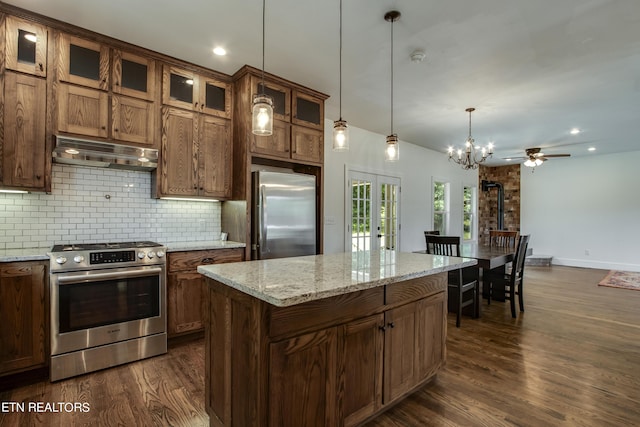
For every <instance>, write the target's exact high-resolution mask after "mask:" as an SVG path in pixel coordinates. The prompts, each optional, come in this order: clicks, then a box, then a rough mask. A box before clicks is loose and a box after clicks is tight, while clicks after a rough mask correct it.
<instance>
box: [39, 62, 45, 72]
mask: <svg viewBox="0 0 640 427" xmlns="http://www.w3.org/2000/svg"><path fill="white" fill-rule="evenodd" d="M38 66H39V67H40V71H44V67H43V66H42V62H39V63H38Z"/></svg>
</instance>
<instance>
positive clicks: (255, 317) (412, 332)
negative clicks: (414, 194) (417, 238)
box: [205, 273, 447, 427]
mask: <svg viewBox="0 0 640 427" xmlns="http://www.w3.org/2000/svg"><path fill="white" fill-rule="evenodd" d="M446 280H447V276H446V273H442V274H438V275H434V276H428V277H424V278H419V279H411V280H408V281H406V282H399V283H396V284H392V285H388V286H387V287H386V288H387V290H386V291H384V289H383V288H382V287H381V288H373V289H369V290H365V291H360V292H355V293H352V294H345V295H340V296H337V297H331V298H327V299H324V300H318V301H311V302H309V303H304V304H300V305H297V306H291V307H274V306H271V305H269V304H267V303H265V302H263V301H260V300H258V299H256V298H253V297H251V296H249V295H246V294H243V293H240V292H238V291H236V290H234V289H231V288H228V287H227V286H226V285H223V284H220V283H218V282H216V281H215V280H211V279H207V304H208V307H209V312H210V313H211V316H210V318H209V319H208V320H207V321H208V322H209V324H208V328H207V332H206V346H207V351H206V354H207V360H206V361H205V363H206V364H207V365H206V368H207V375H206V390H207V392H206V407H207V411H208V412H209V416H210V418H211V420H212V424H211V425H216V426H263V425H269V426H279V427H283V426H356V425H361V424H362V423H364V422H365V421H367V420H368V419H370V418H372V417H373V416H375V415H376V414H378V413H380V412H382V411H384V410H385V409H386V408H388V407H389V406H390V405H392V404H393V403H395V402H397V401H398V400H400V399H402V398H404V397H406V396H407V395H408V394H409V393H411V392H413V391H415V390H416V389H417V388H418V387H420V386H421V385H424V384H425V383H426V382H427V381H428V380H429V379H430V378H431V377H433V376H434V375H435V374H436V373H437V371H438V370H439V369H440V368H441V367H442V365H443V364H444V361H445V357H446V352H445V340H446V315H447V310H446V286H447V282H446ZM390 288H393V291H389V289H390Z"/></svg>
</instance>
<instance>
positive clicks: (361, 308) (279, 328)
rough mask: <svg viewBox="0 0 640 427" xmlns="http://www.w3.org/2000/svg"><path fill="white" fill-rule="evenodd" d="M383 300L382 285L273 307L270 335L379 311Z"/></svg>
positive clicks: (334, 323) (327, 324)
mask: <svg viewBox="0 0 640 427" xmlns="http://www.w3.org/2000/svg"><path fill="white" fill-rule="evenodd" d="M383 300H384V288H383V287H382V286H380V287H377V288H372V289H366V290H363V291H358V292H351V293H348V294H344V295H338V296H335V297H331V298H325V299H321V300H317V301H309V302H306V303H302V304H299V305H293V306H290V307H275V306H272V307H270V308H271V313H270V325H269V335H270V336H271V337H276V336H281V335H286V334H291V333H294V332H295V333H298V332H302V331H308V330H313V329H316V328H319V327H327V326H331V325H336V324H340V323H346V322H349V321H351V320H354V319H357V318H360V317H364V316H367V315H370V314H372V313H374V312H375V311H376V310H379V309H380V307H382V303H383Z"/></svg>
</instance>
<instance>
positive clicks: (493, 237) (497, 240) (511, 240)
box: [489, 230, 519, 249]
mask: <svg viewBox="0 0 640 427" xmlns="http://www.w3.org/2000/svg"><path fill="white" fill-rule="evenodd" d="M518 234H519V233H518V232H517V231H508V230H489V246H493V247H498V248H512V249H515V247H516V242H517V241H518Z"/></svg>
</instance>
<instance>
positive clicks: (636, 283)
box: [598, 270, 640, 291]
mask: <svg viewBox="0 0 640 427" xmlns="http://www.w3.org/2000/svg"><path fill="white" fill-rule="evenodd" d="M598 286H608V287H610V288H622V289H634V290H636V291H640V273H635V272H633V271H618V270H611V271H610V272H609V274H607V275H606V277H605V278H604V279H602V280H601V281H600V283H598Z"/></svg>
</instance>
